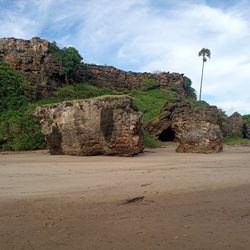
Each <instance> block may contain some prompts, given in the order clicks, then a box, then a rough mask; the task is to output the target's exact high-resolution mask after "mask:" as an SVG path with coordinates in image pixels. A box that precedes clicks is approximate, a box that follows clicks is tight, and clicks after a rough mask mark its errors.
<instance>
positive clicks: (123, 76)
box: [0, 37, 185, 97]
mask: <svg viewBox="0 0 250 250" xmlns="http://www.w3.org/2000/svg"><path fill="white" fill-rule="evenodd" d="M0 60H3V61H5V62H7V63H9V64H10V65H12V67H14V68H15V69H17V70H21V71H23V72H24V73H25V74H26V75H27V77H28V79H29V80H30V81H31V82H33V83H35V84H36V86H37V87H38V90H39V94H40V96H41V97H44V96H45V97H46V96H49V94H50V93H51V92H52V91H53V90H54V89H55V88H56V87H58V86H61V85H62V84H64V83H65V79H64V77H61V76H59V74H58V72H59V68H60V67H59V64H58V63H57V62H56V60H54V59H53V52H52V51H50V49H49V42H48V41H46V40H43V39H40V38H39V37H34V38H32V39H31V40H23V39H16V38H2V39H0ZM184 78H185V77H184V75H183V74H179V73H169V72H159V73H147V72H144V73H139V72H131V71H123V70H120V69H117V68H115V67H111V66H100V65H94V64H80V65H79V66H78V68H77V69H76V70H75V72H73V73H72V74H71V75H70V76H69V79H68V80H69V82H84V83H89V84H93V85H96V86H98V87H109V88H112V89H115V90H129V89H132V88H137V89H150V88H153V87H156V86H157V87H160V88H167V87H169V86H172V87H174V88H175V89H176V91H177V92H178V93H179V94H180V95H182V96H185V90H184V85H183V84H184Z"/></svg>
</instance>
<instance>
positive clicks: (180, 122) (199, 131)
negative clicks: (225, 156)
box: [146, 99, 223, 153]
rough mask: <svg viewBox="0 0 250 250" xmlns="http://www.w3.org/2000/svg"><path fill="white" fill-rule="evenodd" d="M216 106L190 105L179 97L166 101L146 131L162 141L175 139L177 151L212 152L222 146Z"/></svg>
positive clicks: (220, 149)
mask: <svg viewBox="0 0 250 250" xmlns="http://www.w3.org/2000/svg"><path fill="white" fill-rule="evenodd" d="M218 122H219V112H218V109H217V107H215V106H208V107H192V106H191V104H190V103H189V102H187V101H183V100H181V99H179V100H176V101H175V102H174V103H166V104H165V105H164V107H163V108H162V110H161V113H160V116H159V118H158V119H156V120H154V121H152V122H151V123H150V124H149V125H148V126H147V127H146V130H147V131H148V132H149V133H151V134H153V135H155V136H156V137H158V138H159V139H161V140H169V139H170V140H171V139H175V140H177V141H178V142H179V143H180V144H179V146H178V148H177V152H192V153H213V152H220V151H222V149H223V137H222V133H221V130H220V127H219V125H218Z"/></svg>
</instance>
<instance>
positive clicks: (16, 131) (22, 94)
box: [0, 62, 45, 150]
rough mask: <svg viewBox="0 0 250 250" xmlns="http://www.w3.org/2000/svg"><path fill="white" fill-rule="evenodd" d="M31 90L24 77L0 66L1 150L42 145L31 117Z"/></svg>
mask: <svg viewBox="0 0 250 250" xmlns="http://www.w3.org/2000/svg"><path fill="white" fill-rule="evenodd" d="M32 92H33V89H32V86H31V85H30V84H29V82H28V81H27V80H26V79H25V77H24V76H23V75H22V74H21V73H20V72H17V71H16V70H14V69H12V68H11V67H10V66H8V65H6V64H4V63H2V62H0V150H27V149H37V148H42V147H44V145H45V142H44V139H43V136H42V134H41V132H40V131H41V128H40V125H39V124H38V123H37V122H36V120H35V119H34V117H33V116H32V109H33V108H34V107H33V106H32V105H31V101H32V96H31V94H32Z"/></svg>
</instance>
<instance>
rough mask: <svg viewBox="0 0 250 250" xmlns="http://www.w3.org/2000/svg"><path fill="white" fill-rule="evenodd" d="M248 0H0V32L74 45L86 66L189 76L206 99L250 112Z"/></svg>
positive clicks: (249, 21) (226, 108) (228, 108)
mask: <svg viewBox="0 0 250 250" xmlns="http://www.w3.org/2000/svg"><path fill="white" fill-rule="evenodd" d="M249 13H250V0H243V1H241V0H237V1H234V0H207V1H205V0H204V1H203V0H180V1H178V0H123V1H120V0H67V1H66V0H60V1H58V0H0V23H1V26H0V37H17V38H24V39H30V38H32V37H34V36H40V37H41V38H44V39H47V40H49V41H56V42H57V43H58V45H59V46H61V47H63V46H74V47H76V48H77V49H78V50H79V51H80V53H81V55H82V57H83V61H84V62H86V63H95V64H105V65H113V66H115V67H118V68H120V69H123V70H131V71H150V72H154V71H170V72H180V73H184V74H185V75H186V76H188V77H190V78H191V80H192V82H193V87H194V88H195V89H196V90H197V92H198V90H199V84H200V73H201V62H202V59H201V58H199V57H198V52H199V50H200V49H201V48H203V47H205V48H209V49H210V50H211V59H210V60H208V62H207V63H206V65H205V75H204V89H203V99H204V100H206V101H208V102H209V103H211V104H215V105H217V106H218V107H220V108H223V109H224V110H225V111H227V113H228V114H231V113H232V112H234V111H239V112H240V113H241V114H247V113H250V14H249Z"/></svg>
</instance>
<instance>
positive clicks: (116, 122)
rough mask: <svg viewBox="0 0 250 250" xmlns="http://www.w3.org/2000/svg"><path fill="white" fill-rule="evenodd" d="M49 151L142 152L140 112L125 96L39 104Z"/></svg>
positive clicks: (122, 154) (117, 153) (39, 112)
mask: <svg viewBox="0 0 250 250" xmlns="http://www.w3.org/2000/svg"><path fill="white" fill-rule="evenodd" d="M34 115H35V116H36V117H37V119H38V120H39V121H40V123H41V124H42V133H43V134H44V136H45V138H46V140H47V142H48V147H49V150H50V152H51V154H68V155H98V154H104V155H120V156H132V155H135V154H138V153H140V152H142V151H143V132H142V128H141V123H140V120H141V116H142V115H141V113H140V112H137V111H136V110H135V109H134V107H133V103H132V99H131V98H129V97H127V96H117V97H115V96H113V97H112V96H109V97H103V98H102V99H101V98H96V99H87V100H79V101H69V102H63V103H59V104H53V105H46V106H41V107H38V108H37V109H36V110H35V111H34Z"/></svg>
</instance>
